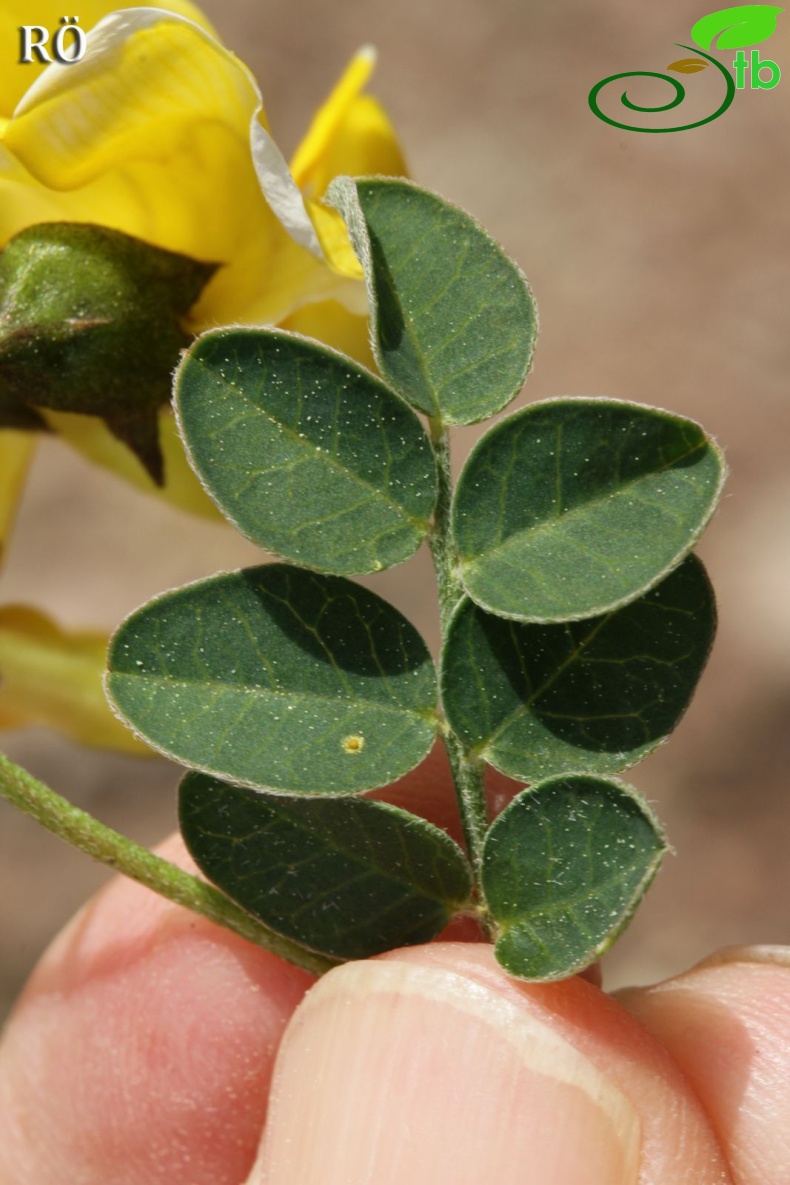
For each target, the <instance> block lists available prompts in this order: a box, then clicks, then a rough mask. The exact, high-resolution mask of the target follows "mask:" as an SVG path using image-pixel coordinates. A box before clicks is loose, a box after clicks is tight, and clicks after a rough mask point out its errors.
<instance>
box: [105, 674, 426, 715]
mask: <svg viewBox="0 0 790 1185" xmlns="http://www.w3.org/2000/svg"><path fill="white" fill-rule="evenodd" d="M118 678H121V679H127V680H130V681H137V682H139V683H155V684H157V685H158V686H160V687H163V688H165V687H166V688H174V689H177V688H179V687H184V688H192V687H198V688H209V689H210V691H211V692H212V693H213V692H223V691H237V692H243V693H244V694H246V695H255V694H260V695H262V696H281V697H282V698H288V699H296V700H314V701H317V702H319V703H331V704H334V705H335V706H337V704H346V705H349V706H361V707H366V706H368V707H376V708H381V709H383V710H384V711H385V712H390V713H392V714H393V715H396V714H398V715H400V714H402V713H404V712H406V713H408V714H409V715H412V716H417V717H423V716H425V715H427V714H429V713H430V712H432V711H434V710H435V704H430V705H427V706H426V707H424V708H409V707H402V706H400V705H397V704H387V703H383V702H381V701H379V700H369V699H351V698H343V697H341V696H332V695H322V694H320V693H315V692H309V691H290V690H287V689H286V690H281V689H279V688H276V687H261V686H258V685H253V686H250V685H249V684H246V683H226V682H220V681H219V680H218V681H217V682H215V683H205V682H203V681H202V680H200V679H185V678H179V679H172V678H166V677H164V676H161V675H144V674H140V673H139V672H136V671H119V670H114V671H111V672H110V682H112V680H113V679H118Z"/></svg>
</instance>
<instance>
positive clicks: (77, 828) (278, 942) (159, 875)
mask: <svg viewBox="0 0 790 1185" xmlns="http://www.w3.org/2000/svg"><path fill="white" fill-rule="evenodd" d="M0 795H2V796H3V797H4V798H7V799H8V801H9V802H10V803H12V804H13V805H14V806H17V807H19V809H20V810H22V811H25V812H26V814H28V815H31V816H32V817H33V818H34V819H35V820H36V821H37V822H38V823H41V825H42V826H43V827H46V828H47V829H48V830H49V831H52V832H53V833H54V834H55V835H57V836H59V837H60V838H61V839H65V840H66V841H67V842H68V843H70V844H73V845H74V846H75V847H77V848H80V849H81V850H82V851H83V852H87V854H88V855H89V856H91V857H92V858H93V859H94V860H98V861H99V862H100V863H102V864H106V865H107V867H108V868H112V869H114V870H115V871H116V872H122V873H124V875H125V876H128V877H131V879H132V880H135V881H138V882H139V883H140V884H141V885H145V886H146V888H148V889H153V890H154V892H155V893H159V894H160V896H162V897H166V898H168V900H170V901H174V902H175V903H176V904H177V905H183V906H185V907H186V908H187V909H191V910H192V911H193V912H194V913H199V914H202V915H203V917H206V918H208V919H209V921H211V922H216V923H217V925H220V926H224V927H225V928H226V929H228V930H232V931H233V932H234V933H235V934H239V935H240V936H241V937H242V938H246V939H247V941H248V942H254V943H255V944H256V945H257V946H262V947H263V948H264V949H265V950H268V951H271V953H272V954H274V955H279V956H280V958H282V959H287V960H288V961H289V962H290V963H295V964H296V966H297V967H301V968H303V970H305V971H310V972H312V973H313V974H314V975H322V974H323V973H324V972H325V971H329V970H330V968H331V967H333V966H334V965H335V962H336V960H332V959H328V958H325V957H323V956H321V955H317V954H314V953H313V952H312V951H309V950H305V948H304V947H302V946H299V945H298V944H297V943H295V942H291V941H290V940H289V939H287V938H283V937H281V935H279V934H275V933H274V932H273V931H272V930H269V929H267V927H266V926H264V925H262V924H261V923H260V922H258V921H256V920H255V918H253V917H251V916H250V915H249V914H247V913H245V912H244V910H242V909H239V907H238V906H237V905H234V903H233V902H232V901H231V900H230V898H229V897H226V896H225V894H224V893H221V892H220V891H219V890H218V889H215V888H213V887H212V886H211V885H209V884H206V882H205V881H202V880H200V879H199V878H198V877H196V876H192V875H191V873H188V872H184V870H183V869H181V868H178V867H177V866H176V865H175V864H171V863H170V862H169V860H163V859H162V858H161V856H156V855H154V853H153V852H149V851H148V849H147V848H144V847H141V846H140V845H139V844H136V843H134V842H133V841H132V840H130V839H126V837H125V836H123V835H120V834H119V833H118V832H117V831H113V830H112V828H111V827H106V826H105V825H104V824H103V823H100V822H99V821H98V819H94V818H93V816H92V815H89V814H88V813H87V812H86V811H83V810H80V809H79V808H78V807H75V806H72V804H71V803H70V802H67V801H66V799H65V798H61V796H60V795H59V794H56V793H55V792H54V790H50V789H49V787H48V786H45V785H44V783H43V782H39V781H38V779H36V778H34V777H33V776H32V775H31V774H29V773H27V772H26V770H23V769H21V768H20V767H19V766H18V765H14V763H13V762H12V761H9V760H8V758H7V757H4V756H2V754H0Z"/></svg>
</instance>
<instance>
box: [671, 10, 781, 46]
mask: <svg viewBox="0 0 790 1185" xmlns="http://www.w3.org/2000/svg"><path fill="white" fill-rule="evenodd" d="M781 11H782V9H781V8H777V7H776V5H774V4H737V5H735V7H734V8H720V9H719V10H718V12H710V13H708V15H707V16H703V17H702V18H701V19H700V20H698V21H697V23H696V24H695V25H692V27H691V36H692V37H693V39H694V40H695V41H696V43H697V45H699V46H701V47H702V49H711V48H715V49H742V48H743V47H744V46H747V45H757V44H758V42H760V41H767V40H768V38H769V37H770V36H771V34H772V33H773V31H774V29H775V28H776V19H777V17H778V16H779V13H780V12H781ZM719 35H720V36H719ZM717 38H718V40H717ZM714 41H716V45H715V47H714V45H713V42H714Z"/></svg>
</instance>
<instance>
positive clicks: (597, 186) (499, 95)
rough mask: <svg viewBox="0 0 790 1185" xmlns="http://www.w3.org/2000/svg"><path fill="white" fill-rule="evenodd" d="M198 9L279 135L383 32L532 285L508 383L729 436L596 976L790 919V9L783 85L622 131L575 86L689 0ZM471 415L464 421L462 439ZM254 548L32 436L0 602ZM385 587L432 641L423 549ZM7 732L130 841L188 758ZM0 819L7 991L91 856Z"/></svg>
mask: <svg viewBox="0 0 790 1185" xmlns="http://www.w3.org/2000/svg"><path fill="white" fill-rule="evenodd" d="M205 7H206V9H207V11H208V12H209V14H210V15H211V16H212V17H213V19H214V20H215V22H216V24H217V26H218V28H219V29H220V31H221V33H222V34H223V36H224V38H225V40H226V41H227V43H228V44H229V45H230V46H231V47H232V48H234V49H235V50H236V51H237V52H238V53H239V54H240V55H241V56H243V57H244V59H245V60H246V61H247V62H248V63H249V64H250V66H251V67H252V68H253V69H254V70H255V72H256V74H257V76H258V78H259V79H260V81H261V83H262V85H263V88H264V92H265V95H266V97H267V104H268V109H269V116H270V121H271V124H272V126H273V129H274V131H275V134H276V135H277V136H278V138H279V140H280V142H281V144H282V146H283V147H284V148H285V149H286V150H290V149H292V148H293V147H294V146H295V144H296V143H297V141H298V138H299V135H300V133H301V131H302V130H303V129H304V128H305V126H306V123H307V120H308V118H309V114H310V112H311V110H312V108H313V107H314V106H315V105H316V103H317V102H319V101H320V100H321V98H322V97H323V95H324V93H325V91H326V90H327V89H328V87H329V86H330V85H331V83H332V81H333V79H334V78H335V76H336V75H337V73H338V72H339V70H340V69H341V67H342V66H343V64H344V62H345V60H346V59H347V57H348V56H349V54H350V53H351V52H352V51H353V50H354V49H355V48H356V47H357V46H359V45H360V44H364V43H368V42H369V43H372V44H374V45H376V46H377V47H378V49H379V53H380V64H379V69H378V73H377V75H376V79H375V84H374V90H375V93H377V94H378V95H379V96H380V97H381V98H382V99H383V100H384V102H385V103H386V105H387V107H388V109H389V110H390V112H391V113H392V116H393V118H394V120H395V122H396V124H397V127H398V128H399V130H400V133H401V136H402V139H403V143H404V145H405V147H406V150H407V153H408V157H409V161H410V165H411V169H412V172H413V175H414V176H415V177H416V178H417V179H419V180H420V181H421V182H423V183H424V184H427V185H429V186H432V187H434V188H436V189H438V190H440V191H441V192H442V193H444V194H445V195H447V196H448V197H450V198H452V199H453V200H455V201H456V202H457V203H459V204H460V205H462V206H465V207H466V208H467V209H469V210H471V211H472V212H474V213H475V214H476V215H477V216H478V217H479V218H480V220H481V221H482V222H483V223H484V224H485V225H486V226H487V227H488V228H489V229H490V230H491V231H492V233H493V234H494V235H495V236H496V237H497V238H498V239H499V240H500V241H501V242H502V243H503V244H504V245H505V246H506V248H507V249H508V250H509V251H510V252H511V253H512V254H513V255H514V256H515V257H516V258H517V259H518V260H519V262H520V263H521V265H522V266H523V267H524V269H525V270H526V272H527V274H528V276H529V278H530V280H531V282H532V285H533V287H534V290H535V293H536V295H537V299H538V302H539V305H540V311H541V321H542V337H541V340H540V343H539V347H538V352H537V361H536V365H535V369H534V373H533V376H532V377H531V379H530V381H529V383H528V385H527V388H526V390H525V392H524V394H523V395H522V397H521V400H522V402H523V401H527V400H535V399H541V398H545V397H547V396H552V395H560V394H596V395H611V396H616V397H621V398H626V399H636V400H640V401H643V402H646V403H653V404H657V405H659V406H663V407H666V408H669V409H672V410H674V411H677V412H680V413H683V414H685V415H689V416H691V417H693V418H696V419H699V420H700V421H702V422H703V423H704V424H705V425H706V427H707V428H708V429H709V430H710V431H711V432H713V433H714V434H715V435H716V436H717V437H718V439H719V440H720V442H721V443H722V445H723V446H724V447H725V449H726V451H727V455H728V458H729V463H730V466H731V469H732V477H731V480H730V483H729V486H728V492H727V496H726V498H725V500H724V502H723V505H722V508H721V510H720V512H719V514H718V516H717V518H716V519H715V521H714V523H713V525H712V527H711V528H710V529H709V531H708V533H707V535H706V537H705V540H704V542H703V545H702V548H701V554H702V556H703V558H704V560H705V562H706V563H707V565H708V567H709V570H710V573H711V576H712V578H713V581H714V584H715V586H716V589H717V593H718V598H719V609H720V619H721V620H720V632H719V638H718V641H717V645H716V649H715V652H714V656H713V658H712V660H711V663H710V666H709V668H708V671H707V673H706V675H705V677H704V680H703V684H702V686H701V689H700V691H699V694H698V696H697V699H696V700H695V702H694V705H693V706H692V708H691V710H690V711H689V713H688V716H687V717H686V719H685V720H684V722H683V724H682V725H681V727H680V729H679V730H678V732H677V733H676V734H675V736H674V737H673V738H672V740H671V741H670V743H669V744H668V745H666V746H665V747H664V748H662V749H661V750H660V751H659V752H657V753H656V754H654V755H653V756H652V757H651V758H650V759H649V760H648V761H646V762H644V763H643V764H642V765H641V766H639V767H637V768H636V769H635V770H633V771H632V773H631V775H629V776H630V780H631V781H632V782H633V783H634V784H635V785H636V786H638V787H639V789H641V790H642V791H643V792H644V793H645V794H646V795H647V796H648V797H649V798H650V799H651V801H652V802H654V803H655V805H656V807H657V810H658V812H659V814H660V816H661V818H662V819H663V820H664V821H665V822H666V824H667V827H668V829H669V833H670V837H671V839H672V842H673V844H674V846H675V849H676V853H677V854H676V855H675V857H674V858H671V859H669V860H668V861H667V862H666V865H665V867H664V869H663V871H662V872H661V874H660V876H659V878H658V881H657V883H656V886H655V887H654V888H653V890H652V891H651V893H650V895H649V898H648V900H647V902H646V903H645V904H644V905H643V907H642V908H641V910H640V912H639V914H638V916H637V919H636V920H635V922H634V923H633V925H632V927H631V929H630V930H629V931H628V933H627V934H626V935H625V937H624V938H623V939H622V941H621V942H620V943H619V944H618V946H617V947H616V949H615V950H614V951H613V952H612V954H611V955H610V956H608V958H607V961H606V966H607V975H608V979H609V982H610V983H611V984H613V985H616V984H620V983H623V982H626V981H642V982H644V981H646V980H648V979H651V978H654V977H659V976H663V975H666V974H669V973H671V972H673V971H675V970H678V969H680V968H682V967H683V966H685V965H687V964H689V963H690V962H692V961H694V960H695V959H696V958H698V957H700V956H701V955H702V954H703V953H704V952H705V951H706V950H707V949H708V948H710V947H711V946H713V945H718V944H723V943H738V942H745V941H759V942H790V912H789V911H788V902H790V862H788V860H787V856H786V853H787V848H788V838H789V837H790V796H789V795H788V794H787V789H788V772H787V771H788V765H789V764H790V762H789V760H788V759H789V758H790V730H789V729H788V721H789V720H790V603H789V602H790V597H789V596H788V587H789V585H788V582H789V581H790V552H789V551H788V545H787V534H788V526H787V523H788V517H789V516H790V467H788V463H787V452H788V443H790V398H788V391H787V382H786V375H787V372H788V369H790V368H789V367H788V362H789V361H790V359H788V335H787V333H786V330H785V322H786V317H787V308H788V303H789V302H788V297H790V278H788V275H787V269H786V267H784V266H783V265H782V264H781V259H782V258H783V255H784V251H785V250H787V248H788V245H790V234H789V231H790V226H789V223H790V202H788V180H789V176H788V163H787V161H786V160H785V158H784V151H783V148H782V145H786V143H787V142H788V134H789V133H790V126H789V125H790V118H789V116H788V96H789V95H790V89H788V88H790V17H789V16H787V15H786V14H785V15H784V16H782V17H780V21H779V27H778V30H777V33H776V34H775V36H774V37H773V38H772V39H771V41H770V42H769V43H767V45H766V46H765V47H764V48H763V56H770V57H771V58H773V59H775V60H776V61H777V62H779V63H780V64H781V65H782V66H783V68H784V69H785V70H786V74H787V77H786V78H785V79H782V81H781V82H780V84H779V86H778V87H777V88H776V89H775V90H772V91H764V92H762V91H755V92H751V91H750V90H744V91H743V92H741V93H739V94H738V95H737V97H736V101H735V103H734V104H733V106H732V107H731V109H730V110H729V111H728V112H727V113H726V115H724V116H723V117H722V118H721V119H719V120H717V121H716V122H715V123H711V124H709V125H707V126H705V127H702V128H699V129H696V130H694V131H690V132H684V133H681V134H675V135H637V134H633V133H628V132H621V131H618V130H616V129H614V128H612V127H610V126H608V125H606V124H605V123H603V122H601V121H599V120H597V119H595V118H594V117H593V116H592V115H591V113H590V111H589V110H588V107H587V93H588V91H589V89H590V87H591V86H592V85H593V83H595V82H596V81H598V80H599V79H601V78H603V77H605V76H607V75H610V74H613V73H616V72H618V71H621V70H631V69H639V68H644V69H654V70H663V69H664V68H665V67H666V65H667V64H668V63H669V62H671V61H673V60H674V59H675V58H677V57H679V56H682V51H681V50H678V49H677V46H676V45H675V44H674V43H675V42H683V41H687V40H688V32H689V30H690V28H691V25H692V24H693V22H694V21H695V20H697V19H698V18H699V17H700V16H702V15H703V10H701V9H698V8H697V7H696V6H695V5H693V4H690V3H687V2H685V0H668V2H666V3H664V4H662V5H655V6H647V5H639V6H636V7H635V6H634V5H632V4H627V3H625V2H624V0H600V2H599V3H597V4H595V5H592V4H583V3H581V2H579V0H572V2H566V3H564V4H556V3H549V2H548V0H540V2H538V0H522V2H521V3H516V2H515V0H487V2H486V3H480V2H479V0H400V2H399V3H398V4H397V5H395V4H393V3H388V2H386V0H368V2H367V3H359V2H355V3H346V4H344V5H327V4H325V3H318V2H317V0H302V2H296V3H287V2H286V0H270V2H269V4H267V5H266V6H265V8H264V7H263V6H260V5H258V4H257V3H254V2H253V0H223V3H220V2H219V0H211V2H207V3H206V5H205ZM783 22H784V23H783ZM768 46H770V49H769V48H768ZM711 74H712V72H711ZM693 81H694V80H693V78H692V79H691V81H690V82H689V89H691V86H692V83H693ZM705 85H709V84H708V83H707V82H706V83H705ZM658 93H659V92H657V91H655V92H652V96H653V98H654V101H657V102H658V101H665V97H664V96H663V94H662V97H661V98H659V97H658ZM645 95H647V92H645ZM645 101H647V98H645ZM708 109H710V107H709V108H708ZM472 438H473V433H472V432H471V431H469V430H465V431H463V432H461V433H459V441H458V444H457V457H458V459H460V458H461V457H462V456H463V454H464V453H465V452H466V450H467V449H468V447H469V444H470V442H471V440H472ZM254 555H255V553H254V552H253V549H252V548H250V547H249V546H248V545H246V544H244V543H242V542H241V541H239V540H238V539H236V538H235V537H234V536H233V535H232V534H231V533H230V532H229V531H225V530H224V529H222V528H219V527H212V526H208V525H206V524H200V523H197V522H195V521H192V520H189V519H187V518H186V517H182V516H180V515H178V514H176V513H175V512H170V511H167V510H166V509H163V508H162V507H160V506H159V505H158V504H156V503H155V502H154V501H152V500H148V499H146V498H145V497H143V496H141V495H137V494H135V493H133V492H132V491H131V490H129V489H127V488H125V487H123V486H122V485H121V484H120V483H118V482H116V481H115V480H114V479H110V478H107V477H106V476H105V475H103V474H100V473H98V472H94V471H91V470H90V469H89V468H88V467H87V465H85V464H84V463H83V462H81V461H79V460H78V459H76V458H75V457H74V456H73V455H71V454H69V453H67V452H66V450H65V449H63V448H61V447H60V446H58V445H57V444H48V445H47V446H46V447H45V448H42V449H41V452H40V455H39V458H38V462H37V465H36V470H35V474H34V478H33V480H32V482H31V484H30V487H29V490H28V493H27V496H26V500H25V504H24V508H23V513H22V516H21V520H20V523H19V529H18V532H17V535H16V539H15V541H14V545H13V548H12V550H11V555H10V557H9V562H8V565H7V567H6V569H5V572H4V576H3V584H4V587H3V599H4V600H5V601H10V600H16V599H24V600H27V601H30V602H33V603H35V604H38V605H40V606H42V607H44V608H46V609H48V610H50V611H52V612H55V613H56V614H57V615H58V616H59V617H60V618H61V620H63V621H65V622H68V623H71V624H86V623H90V624H94V623H96V622H103V623H106V624H107V625H108V626H110V625H112V624H113V623H115V622H116V621H117V620H118V619H119V618H120V616H121V615H122V614H123V613H125V612H127V611H128V610H130V609H132V608H133V607H134V606H135V605H136V604H138V603H139V602H140V601H141V600H142V599H144V598H145V597H147V596H150V595H152V594H153V593H155V592H157V591H159V590H161V589H163V588H166V587H170V586H172V585H174V584H177V583H179V582H181V581H183V580H185V579H188V578H192V577H195V576H198V575H201V574H203V573H208V572H211V571H214V570H216V569H217V568H221V567H228V566H235V565H237V564H239V563H244V562H249V560H250V558H251V557H253V556H254ZM119 573H120V574H121V575H120V576H119ZM375 587H376V589H377V590H378V591H380V592H382V593H383V594H384V595H385V596H389V597H390V598H391V599H392V600H394V601H395V602H396V603H397V604H398V605H399V607H401V608H402V609H403V610H404V611H406V612H407V613H409V614H410V615H411V616H412V618H413V619H414V620H415V622H416V623H417V624H418V625H419V626H420V628H422V629H423V630H424V632H425V633H426V635H428V636H429V637H430V638H431V639H432V640H433V641H434V642H435V639H436V624H435V621H434V617H433V609H432V607H431V606H432V600H431V598H432V595H433V594H432V579H431V576H430V572H429V567H428V565H427V563H426V557H425V556H424V555H420V556H418V557H417V558H416V559H415V560H414V561H412V562H410V563H409V564H408V565H405V566H404V567H402V568H399V569H397V570H395V571H394V572H390V573H388V574H384V575H382V576H381V577H378V578H377V579H376V582H375ZM7 747H8V749H9V751H10V752H11V753H12V755H13V756H14V757H15V758H16V759H17V760H19V761H20V762H22V763H23V764H25V765H27V766H29V768H31V769H33V770H34V771H35V772H36V773H38V774H39V775H40V776H42V777H44V778H45V779H46V780H48V781H49V782H50V783H51V784H52V785H53V786H55V787H56V788H58V789H60V790H61V791H63V792H64V793H66V794H68V795H70V796H71V797H72V798H73V800H74V801H75V802H78V803H79V804H81V805H85V806H87V807H89V808H90V809H91V810H94V811H95V812H96V813H97V814H98V815H99V816H100V817H101V818H103V819H104V820H106V821H107V822H110V823H112V824H113V825H115V826H117V827H119V828H121V829H124V830H127V831H128V832H129V833H130V834H132V835H133V836H135V837H136V838H138V839H140V840H142V841H145V842H153V841H155V840H156V839H157V838H158V837H160V836H162V835H163V834H164V833H166V832H167V830H168V829H169V828H171V827H172V826H173V822H174V807H173V787H174V785H175V783H176V773H175V771H174V770H173V769H171V768H169V767H168V766H167V765H165V764H164V763H156V762H145V761H140V760H133V759H122V758H119V757H117V756H106V755H102V754H99V753H93V752H83V751H80V750H78V749H77V748H76V747H75V746H72V745H70V744H67V743H66V742H62V741H60V740H58V739H57V738H54V737H52V736H49V735H44V734H42V733H39V732H30V733H26V734H17V735H14V736H13V737H12V738H10V740H9V742H8V745H7ZM0 820H1V822H0V1004H2V1003H4V1002H5V1003H7V1002H8V1001H10V999H12V998H13V996H14V994H15V992H16V991H17V990H18V986H19V984H20V982H21V980H22V978H23V976H24V975H25V973H26V971H27V970H28V969H29V967H30V966H31V964H32V962H33V961H34V960H35V958H36V957H37V955H38V954H39V953H40V951H41V950H42V948H43V946H44V945H45V943H46V942H47V940H48V938H49V937H50V936H51V934H52V933H53V932H54V931H55V930H56V929H57V927H58V926H59V925H60V924H61V923H62V921H63V920H65V918H66V917H67V916H68V915H69V913H70V912H71V911H72V910H73V909H74V908H76V907H77V906H78V905H79V904H80V902H82V901H83V900H84V899H85V897H86V895H87V894H88V893H89V892H90V891H91V890H92V889H93V888H94V887H95V886H96V885H98V884H99V883H100V882H101V881H102V880H103V879H104V873H103V872H102V870H100V869H97V868H94V867H93V866H91V864H90V863H89V861H88V860H87V859H86V858H84V857H82V856H81V855H79V854H78V853H73V852H72V851H70V850H69V849H68V848H66V847H65V846H64V845H61V844H60V843H59V842H57V841H56V840H54V839H52V838H51V837H49V836H47V835H45V834H44V833H43V832H41V831H39V830H38V829H37V828H36V827H35V825H34V824H32V823H31V822H30V821H28V820H27V819H25V818H23V817H22V816H17V815H16V814H15V813H14V812H13V811H12V810H11V809H10V808H7V807H3V806H2V804H0Z"/></svg>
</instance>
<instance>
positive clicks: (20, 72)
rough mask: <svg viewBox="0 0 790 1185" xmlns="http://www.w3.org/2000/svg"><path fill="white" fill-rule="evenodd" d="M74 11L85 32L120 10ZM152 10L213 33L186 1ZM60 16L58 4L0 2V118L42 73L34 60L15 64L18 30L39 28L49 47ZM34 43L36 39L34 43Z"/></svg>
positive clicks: (164, 0) (162, 0)
mask: <svg viewBox="0 0 790 1185" xmlns="http://www.w3.org/2000/svg"><path fill="white" fill-rule="evenodd" d="M76 7H77V8H78V9H79V26H80V28H81V29H83V30H84V31H85V32H87V31H88V29H92V28H93V26H94V25H96V24H98V22H99V21H100V20H101V19H102V18H103V17H105V16H107V15H108V14H109V13H111V12H114V11H116V10H117V9H118V8H122V7H124V6H123V5H122V4H118V3H113V2H112V0H81V2H80V4H78V5H77V6H76ZM127 7H128V6H127ZM156 7H157V8H162V9H164V10H165V11H166V12H174V13H177V14H178V15H179V16H184V17H187V18H188V19H189V20H192V21H194V22H195V23H196V24H198V25H201V26H202V27H203V28H204V29H206V30H207V31H208V32H209V33H213V31H214V30H213V27H212V25H211V23H210V22H209V21H208V20H207V19H206V17H205V16H204V15H203V13H202V12H201V11H200V9H199V8H196V7H195V5H194V4H190V3H189V2H188V0H157V4H156ZM62 16H63V4H62V3H61V2H60V0H36V3H35V4H31V3H30V0H4V2H3V7H2V10H1V11H0V47H2V51H3V69H2V70H0V117H6V118H10V116H11V114H12V112H13V110H14V108H15V107H16V105H17V103H18V102H19V100H20V99H21V98H22V96H23V94H24V93H25V91H26V90H27V89H28V87H29V86H30V85H31V84H32V83H33V82H34V81H35V80H36V78H38V76H39V74H41V73H42V72H43V70H44V69H45V67H44V65H43V63H40V62H39V61H38V60H37V58H36V60H35V61H33V62H29V63H24V62H20V61H19V58H20V52H19V51H20V46H21V41H20V28H21V26H22V25H31V24H36V25H42V26H43V27H44V28H45V29H48V30H49V32H50V44H51V38H52V36H53V35H54V33H55V30H56V29H58V28H59V27H60V18H61V17H62ZM38 39H39V38H38V35H37V36H36V40H38ZM69 52H70V51H69Z"/></svg>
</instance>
